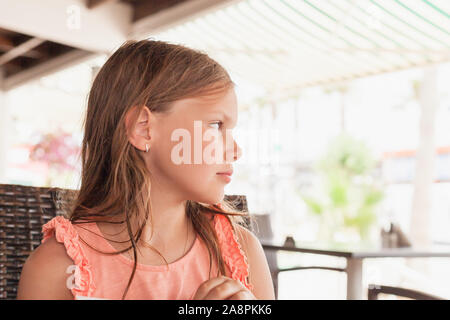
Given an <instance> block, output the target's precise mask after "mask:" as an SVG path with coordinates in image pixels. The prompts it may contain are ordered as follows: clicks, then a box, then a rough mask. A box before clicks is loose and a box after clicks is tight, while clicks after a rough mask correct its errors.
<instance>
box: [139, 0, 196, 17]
mask: <svg viewBox="0 0 450 320" xmlns="http://www.w3.org/2000/svg"><path fill="white" fill-rule="evenodd" d="M183 2H189V0H153V1H137V2H135V3H134V5H133V6H134V14H133V21H137V20H139V19H142V18H145V17H147V16H150V15H152V14H155V13H157V12H159V11H161V10H165V9H168V8H170V7H173V6H175V5H178V4H180V3H183Z"/></svg>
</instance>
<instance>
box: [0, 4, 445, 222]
mask: <svg viewBox="0 0 450 320" xmlns="http://www.w3.org/2000/svg"><path fill="white" fill-rule="evenodd" d="M151 36H153V37H156V38H161V39H164V40H168V41H173V42H178V43H183V44H186V45H189V46H192V47H194V48H197V49H200V50H204V51H206V52H207V53H209V54H210V55H211V56H212V57H213V58H215V59H217V60H218V61H219V62H221V63H222V64H223V65H224V66H225V67H226V68H227V69H229V70H230V71H231V72H232V73H234V74H236V75H239V76H241V77H243V78H245V79H248V80H249V81H251V82H254V83H256V84H258V85H260V86H262V87H263V88H265V90H266V91H267V93H268V94H270V95H271V96H272V98H273V99H277V98H281V97H283V96H287V95H291V94H295V93H296V92H297V91H298V90H299V89H300V88H303V87H307V86H314V85H323V84H328V83H334V82H342V81H349V80H351V79H355V78H358V77H365V76H370V75H375V74H380V73H385V72H393V71H397V70H403V69H408V68H414V67H423V66H433V65H435V64H438V63H442V62H446V61H449V60H450V1H448V0H152V1H139V0H85V1H83V0H40V1H36V0H3V1H1V2H0V125H1V127H0V137H1V138H0V150H5V146H4V143H5V141H6V140H5V139H6V138H5V137H6V136H7V135H8V132H6V131H5V130H4V128H5V125H4V122H5V121H7V115H6V114H5V108H3V107H2V106H3V105H2V96H3V94H2V93H3V92H5V91H7V90H10V89H12V88H14V87H16V86H19V85H21V84H24V83H26V82H28V81H32V80H34V79H38V78H40V77H42V76H44V75H47V74H49V73H53V72H56V71H57V70H60V69H62V68H65V67H68V66H70V65H73V64H77V63H80V62H82V61H83V60H84V59H87V58H89V57H91V56H93V55H96V54H99V53H107V54H108V53H111V52H112V51H113V50H114V49H115V48H117V47H118V46H120V45H121V44H122V43H123V42H124V41H125V40H127V39H142V38H147V37H151ZM14 39H16V40H17V39H21V40H20V41H19V40H17V41H16V40H14ZM56 49H57V50H56ZM54 52H58V54H54ZM33 57H34V58H33ZM30 59H31V60H30ZM32 59H36V60H32ZM426 77H429V79H430V80H429V81H426V82H424V83H425V84H424V87H423V88H422V91H421V92H422V93H423V94H422V98H421V99H422V100H421V103H422V107H423V114H424V115H425V116H424V122H423V123H422V129H421V130H422V133H423V139H422V142H421V150H419V159H418V166H419V168H420V170H419V169H418V173H419V175H418V178H417V181H416V185H417V192H418V193H417V199H418V200H417V201H418V202H417V204H416V209H415V210H417V212H419V211H423V210H426V205H425V207H424V203H426V201H425V202H424V201H423V199H421V197H427V195H426V194H425V195H423V194H422V193H420V192H419V191H420V190H422V189H421V188H422V187H423V186H426V185H429V184H430V183H431V182H430V181H431V178H430V177H431V176H432V173H431V172H430V171H429V169H428V166H427V163H428V162H429V161H430V159H431V158H432V155H433V144H432V142H430V141H432V136H430V135H429V132H430V130H429V128H430V125H432V124H433V121H432V119H433V117H434V110H435V105H434V101H433V96H435V90H436V88H435V81H434V80H433V79H434V78H433V77H434V75H433V71H431V72H429V73H427V75H426ZM2 122H3V124H2ZM2 129H3V130H2ZM430 146H431V147H430ZM4 168H5V152H0V180H1V179H2V178H3V176H4V174H3V170H4ZM425 200H426V199H425ZM418 225H420V223H419V224H418Z"/></svg>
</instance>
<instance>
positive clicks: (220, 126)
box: [210, 121, 223, 129]
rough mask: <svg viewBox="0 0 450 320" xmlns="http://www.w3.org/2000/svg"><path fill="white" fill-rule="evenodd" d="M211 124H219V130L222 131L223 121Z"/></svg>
mask: <svg viewBox="0 0 450 320" xmlns="http://www.w3.org/2000/svg"><path fill="white" fill-rule="evenodd" d="M210 124H217V125H219V127H218V128H217V129H220V128H222V125H223V122H222V121H216V122H213V123H210Z"/></svg>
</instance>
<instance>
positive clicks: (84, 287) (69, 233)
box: [41, 216, 95, 297]
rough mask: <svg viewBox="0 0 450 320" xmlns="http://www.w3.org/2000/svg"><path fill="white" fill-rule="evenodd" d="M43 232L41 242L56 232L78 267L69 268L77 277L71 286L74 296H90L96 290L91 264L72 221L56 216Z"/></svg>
mask: <svg viewBox="0 0 450 320" xmlns="http://www.w3.org/2000/svg"><path fill="white" fill-rule="evenodd" d="M42 233H43V238H42V242H41V243H44V242H45V241H46V240H47V239H49V238H50V237H52V236H53V234H55V238H56V241H58V242H60V243H63V244H64V246H65V247H66V251H67V255H68V256H69V257H70V258H71V259H72V260H73V261H74V263H75V266H76V267H75V268H74V269H71V270H69V268H68V271H67V272H68V273H70V272H72V273H73V276H74V278H75V279H74V280H75V283H74V285H73V288H71V291H72V294H73V295H74V297H76V296H86V297H90V296H91V294H92V292H93V291H94V290H95V286H94V283H93V279H92V272H91V266H90V264H89V262H88V260H87V258H86V255H85V253H84V251H83V248H82V247H81V245H80V242H79V237H78V233H77V231H76V230H75V228H74V227H73V225H72V223H71V222H70V221H69V220H68V219H66V218H64V217H62V216H56V217H54V218H53V219H52V220H50V221H49V222H47V223H46V224H44V225H43V226H42Z"/></svg>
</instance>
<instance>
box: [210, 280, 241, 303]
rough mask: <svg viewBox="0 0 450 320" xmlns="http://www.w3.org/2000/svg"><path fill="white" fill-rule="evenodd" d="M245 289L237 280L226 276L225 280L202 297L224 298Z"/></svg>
mask: <svg viewBox="0 0 450 320" xmlns="http://www.w3.org/2000/svg"><path fill="white" fill-rule="evenodd" d="M243 290H244V291H246V290H247V289H246V288H245V287H244V286H243V285H242V284H241V283H240V282H239V281H237V280H234V279H230V278H228V279H227V280H226V281H224V282H222V283H221V284H219V285H217V286H215V287H214V288H212V289H211V290H210V291H209V292H208V294H207V295H206V296H205V297H204V300H226V299H228V298H229V297H232V296H233V295H235V294H237V293H238V292H239V291H243Z"/></svg>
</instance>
